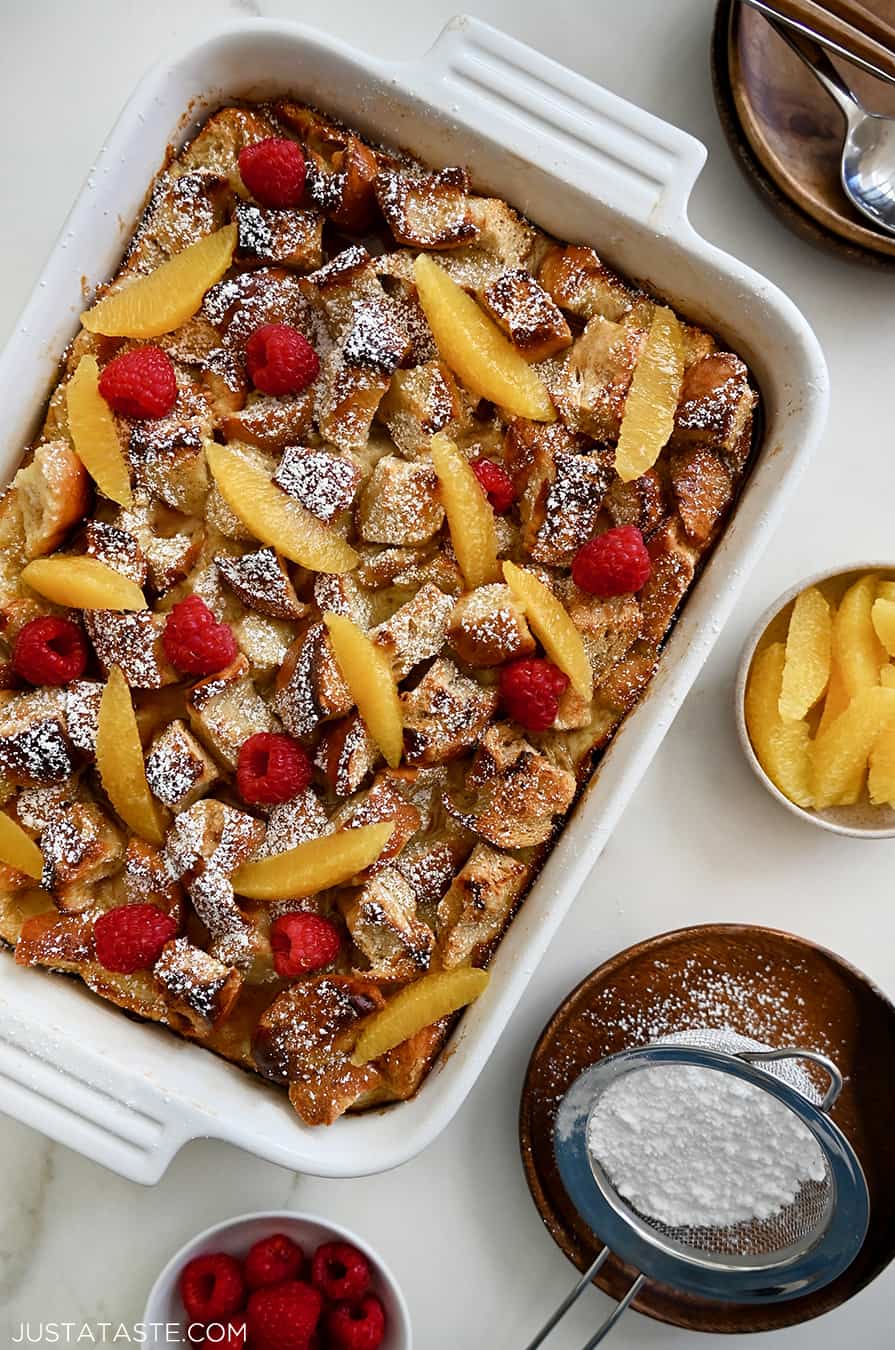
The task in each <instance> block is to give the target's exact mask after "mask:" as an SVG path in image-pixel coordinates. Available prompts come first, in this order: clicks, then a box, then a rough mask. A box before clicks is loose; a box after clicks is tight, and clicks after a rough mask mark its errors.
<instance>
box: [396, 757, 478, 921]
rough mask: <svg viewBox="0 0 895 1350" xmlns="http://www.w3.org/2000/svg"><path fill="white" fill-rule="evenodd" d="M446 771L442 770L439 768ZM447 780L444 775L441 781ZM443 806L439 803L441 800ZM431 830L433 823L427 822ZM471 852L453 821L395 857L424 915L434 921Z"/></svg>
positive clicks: (397, 867) (415, 841)
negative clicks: (437, 908) (442, 899)
mask: <svg viewBox="0 0 895 1350" xmlns="http://www.w3.org/2000/svg"><path fill="white" fill-rule="evenodd" d="M439 772H440V773H443V771H439ZM439 781H440V782H441V783H443V782H444V779H443V778H440V780H439ZM439 805H440V803H439ZM425 828H426V829H428V830H429V831H431V830H432V829H433V826H432V822H431V820H429V821H428V822H425ZM468 854H469V842H468V840H467V838H466V836H465V834H464V833H463V832H462V831H460V830H458V829H457V828H456V826H455V825H454V822H453V821H451V820H448V823H447V826H446V827H445V826H441V827H439V829H438V831H437V833H435V834H432V833H429V834H427V835H426V836H425V838H422V839H419V840H413V841H412V842H411V843H409V844H408V845H407V847H406V848H405V849H403V850H402V852H401V855H400V857H398V858H397V859H396V860H395V867H396V869H397V871H399V872H400V874H401V876H402V877H403V878H404V880H405V881H406V882H407V883H408V884H409V886H410V888H411V890H412V891H413V896H414V899H415V901H416V904H417V905H418V907H419V911H420V914H421V916H424V917H425V918H426V920H427V921H428V920H429V918H430V916H431V918H432V920H433V921H434V916H435V909H436V906H437V905H438V902H439V900H440V899H441V897H442V896H443V895H444V893H445V891H446V890H447V889H448V887H449V886H450V884H451V882H452V881H453V879H454V873H455V872H456V870H457V868H458V867H459V866H460V864H461V863H462V862H464V861H465V859H466V858H467V856H468Z"/></svg>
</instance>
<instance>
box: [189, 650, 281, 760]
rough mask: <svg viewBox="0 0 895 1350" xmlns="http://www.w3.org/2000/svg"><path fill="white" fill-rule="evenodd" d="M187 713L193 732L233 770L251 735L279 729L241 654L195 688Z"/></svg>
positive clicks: (191, 694) (190, 693)
mask: <svg viewBox="0 0 895 1350" xmlns="http://www.w3.org/2000/svg"><path fill="white" fill-rule="evenodd" d="M187 712H188V715H189V719H190V725H191V727H192V729H193V731H194V732H195V733H196V735H197V736H198V737H199V739H200V740H201V741H203V742H204V743H205V745H206V746H207V747H208V749H209V750H210V751H211V753H212V754H213V755H214V756H215V758H216V759H218V760H219V761H220V762H221V763H222V764H223V765H224V766H225V767H226V768H228V769H230V770H235V769H236V764H237V761H238V759H239V750H240V747H241V746H242V744H243V742H244V741H247V740H248V739H249V737H250V736H254V735H255V734H256V732H259V731H278V730H279V723H278V721H277V719H276V717H275V716H274V715H273V713H272V712H271V710H270V708H269V707H268V706H267V704H266V703H265V701H264V699H263V698H262V697H261V696H260V694H259V693H258V691H257V689H256V688H255V685H254V683H253V681H252V677H251V675H250V674H249V663H248V661H247V660H246V658H245V657H244V656H243V655H242V654H241V653H240V655H239V656H237V657H236V659H235V660H234V661H232V662H231V663H230V665H229V666H226V667H225V668H224V669H223V670H221V671H219V672H218V674H217V675H210V676H209V677H208V678H207V679H205V680H200V681H199V683H198V684H196V685H194V686H193V688H192V689H191V690H190V692H189V695H188V696H187Z"/></svg>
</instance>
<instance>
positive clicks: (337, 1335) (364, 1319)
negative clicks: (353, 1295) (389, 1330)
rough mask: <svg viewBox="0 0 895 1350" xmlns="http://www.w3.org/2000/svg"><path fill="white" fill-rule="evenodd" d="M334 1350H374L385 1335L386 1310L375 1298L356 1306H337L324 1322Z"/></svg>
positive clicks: (369, 1296)
mask: <svg viewBox="0 0 895 1350" xmlns="http://www.w3.org/2000/svg"><path fill="white" fill-rule="evenodd" d="M325 1324H326V1334H327V1336H328V1337H329V1344H330V1345H331V1346H332V1347H333V1350H377V1347H378V1346H380V1345H381V1344H382V1338H383V1336H384V1335H385V1309H384V1308H383V1306H382V1304H381V1303H380V1302H379V1299H378V1298H377V1297H376V1295H375V1294H367V1296H366V1298H363V1299H361V1301H360V1302H359V1303H337V1304H336V1306H335V1307H334V1308H330V1310H329V1312H328V1313H327V1314H326V1319H325Z"/></svg>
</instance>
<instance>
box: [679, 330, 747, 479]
mask: <svg viewBox="0 0 895 1350" xmlns="http://www.w3.org/2000/svg"><path fill="white" fill-rule="evenodd" d="M757 402H758V396H757V395H756V393H755V391H754V389H753V388H752V386H751V385H750V383H749V371H748V370H747V369H746V366H745V365H744V364H743V362H742V361H741V360H740V358H739V357H738V356H734V355H733V353H732V352H716V353H714V354H712V355H710V356H706V357H704V358H703V359H702V360H701V361H696V362H695V363H694V364H693V365H691V366H690V367H689V368H688V369H687V370H686V371H685V372H684V383H683V386H682V388H681V397H680V402H679V403H678V408H677V414H676V417H675V423H674V431H673V432H672V435H671V442H670V445H671V448H672V449H673V450H685V449H689V448H690V447H691V446H696V445H701V446H708V447H709V448H711V449H712V450H716V451H718V452H723V453H725V454H728V455H732V456H734V459H735V461H737V462H735V464H734V467H735V468H741V467H742V465H741V464H740V463H739V462H738V459H737V452H738V449H739V447H740V446H741V443H742V440H743V436H744V432H748V429H749V427H750V426H751V421H752V413H753V411H754V409H755V405H756V403H757Z"/></svg>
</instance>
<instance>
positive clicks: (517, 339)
mask: <svg viewBox="0 0 895 1350" xmlns="http://www.w3.org/2000/svg"><path fill="white" fill-rule="evenodd" d="M478 299H479V303H480V304H481V305H482V306H483V307H484V308H485V309H486V310H487V311H488V313H489V314H490V315H491V318H492V319H493V320H494V322H495V323H496V324H497V326H498V328H500V329H501V331H502V332H504V333H506V335H507V337H508V338H509V339H510V341H511V342H512V344H513V346H514V347H515V348H516V350H517V351H519V352H521V353H522V355H523V356H524V357H526V359H527V360H529V361H544V360H546V358H547V357H548V356H554V355H555V354H556V353H557V352H561V351H563V350H564V349H565V348H566V347H570V346H571V345H572V334H571V331H570V329H569V325H568V324H567V323H566V321H565V319H564V318H563V316H562V313H561V311H560V309H559V306H558V305H556V304H555V303H554V301H553V299H552V298H551V297H550V295H548V293H547V292H546V291H545V290H544V288H543V286H539V285H538V283H537V282H536V281H535V279H534V277H533V276H532V274H531V273H530V272H528V271H526V269H525V268H524V267H514V268H511V269H510V271H508V272H504V273H503V274H502V275H501V276H499V277H498V278H497V280H496V281H492V282H491V283H490V285H488V286H485V287H484V289H483V290H481V291H480V292H479V296H478Z"/></svg>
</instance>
